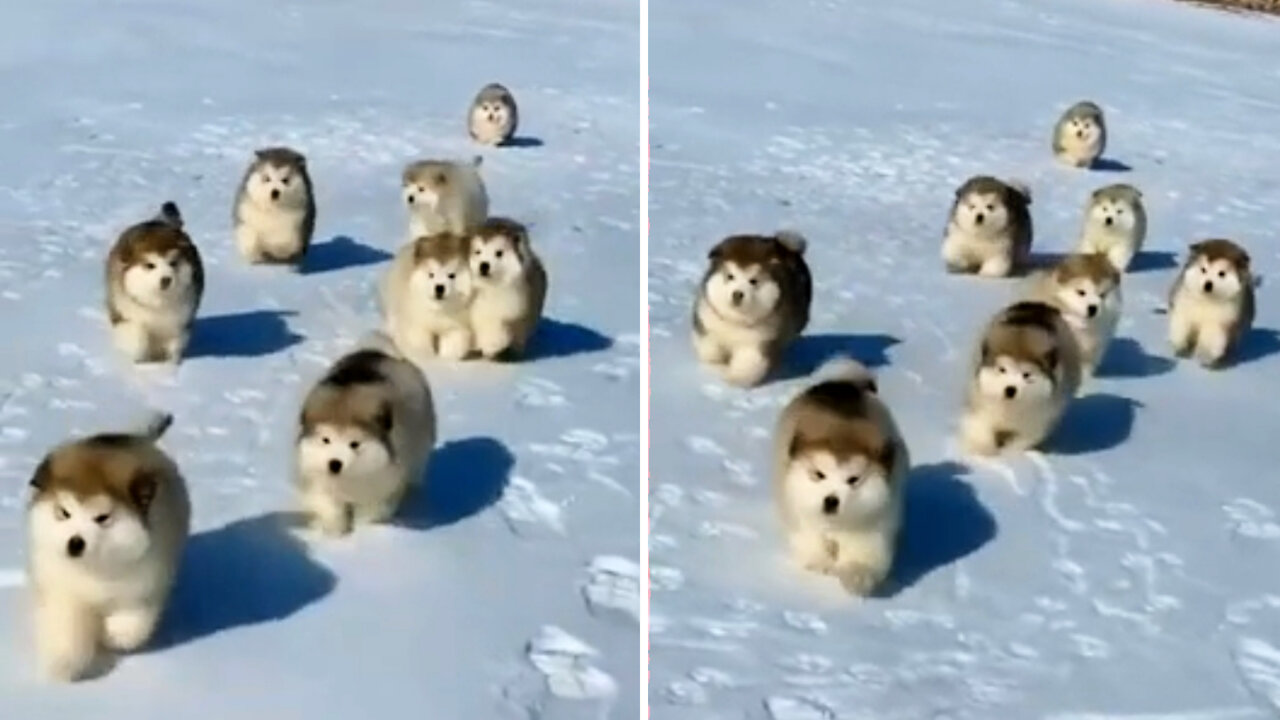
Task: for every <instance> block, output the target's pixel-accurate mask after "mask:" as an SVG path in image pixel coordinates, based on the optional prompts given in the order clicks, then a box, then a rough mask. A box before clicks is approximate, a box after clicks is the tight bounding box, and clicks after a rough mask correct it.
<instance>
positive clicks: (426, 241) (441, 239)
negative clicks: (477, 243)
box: [413, 232, 471, 263]
mask: <svg viewBox="0 0 1280 720" xmlns="http://www.w3.org/2000/svg"><path fill="white" fill-rule="evenodd" d="M470 254H471V238H470V237H469V236H466V235H455V234H454V233H451V232H442V233H437V234H435V235H431V236H424V237H420V238H418V239H417V240H415V241H414V245H413V260H414V262H415V263H423V262H426V261H427V260H430V259H434V260H436V261H438V262H446V261H449V260H461V261H463V262H466V260H467V256H468V255H470Z"/></svg>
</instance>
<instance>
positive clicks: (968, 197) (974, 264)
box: [942, 175, 1032, 277]
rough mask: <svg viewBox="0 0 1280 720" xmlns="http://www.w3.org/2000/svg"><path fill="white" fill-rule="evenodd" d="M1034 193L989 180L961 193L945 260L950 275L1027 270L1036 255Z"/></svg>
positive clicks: (973, 182)
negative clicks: (1032, 257)
mask: <svg viewBox="0 0 1280 720" xmlns="http://www.w3.org/2000/svg"><path fill="white" fill-rule="evenodd" d="M1030 206H1031V190H1030V188H1028V187H1027V186H1026V185H1023V184H1022V183H1018V182H1014V181H1009V182H1005V181H1003V180H999V179H996V178H993V177H990V176H987V175H978V176H976V177H971V178H969V179H968V180H966V181H965V182H964V184H963V185H961V186H960V187H959V188H957V189H956V194H955V202H954V203H952V205H951V213H950V217H949V218H948V219H947V229H946V232H945V233H944V234H943V239H942V259H943V261H944V262H945V263H946V266H947V271H948V272H953V273H977V274H978V275H983V276H986V277H1005V276H1008V275H1010V274H1011V273H1014V272H1017V271H1021V270H1023V269H1024V268H1025V267H1026V264H1027V260H1028V256H1029V255H1030V254H1031V235H1032V227H1031V210H1030Z"/></svg>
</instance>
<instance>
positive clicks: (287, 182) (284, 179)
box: [280, 177, 291, 187]
mask: <svg viewBox="0 0 1280 720" xmlns="http://www.w3.org/2000/svg"><path fill="white" fill-rule="evenodd" d="M290 179H291V178H287V177H282V178H280V184H281V185H284V186H285V187H288V185H289V180H290Z"/></svg>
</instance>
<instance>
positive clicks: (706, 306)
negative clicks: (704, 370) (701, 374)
mask: <svg viewBox="0 0 1280 720" xmlns="http://www.w3.org/2000/svg"><path fill="white" fill-rule="evenodd" d="M735 292H741V293H742V296H741V297H742V300H741V301H740V302H738V303H737V304H735V303H734V302H733V300H732V297H733V293H735ZM781 295H782V288H781V287H780V286H779V285H778V284H777V283H776V282H774V281H773V279H772V278H771V277H769V274H768V273H766V272H765V271H764V270H763V269H762V268H760V267H758V266H755V267H748V268H740V267H738V266H737V265H736V264H735V263H732V262H727V263H725V264H724V266H723V267H722V268H721V269H720V270H719V271H717V272H715V273H713V274H712V275H711V276H710V277H708V278H707V280H706V282H705V284H704V285H703V288H702V296H701V297H700V298H699V299H698V305H697V308H696V309H695V310H694V312H696V313H697V314H698V320H699V322H701V324H702V329H703V332H702V333H701V334H699V333H698V332H696V331H695V332H694V334H693V346H694V350H695V351H696V352H697V354H698V358H699V359H700V360H701V361H702V362H703V363H706V364H708V365H713V366H716V367H719V368H720V369H721V373H722V375H723V376H724V378H725V379H726V380H727V381H729V382H731V383H733V384H735V385H740V386H744V387H749V386H752V385H755V384H757V383H759V382H760V381H761V380H763V379H764V377H765V376H766V375H767V374H768V373H769V368H770V364H771V362H772V361H771V358H770V357H769V351H768V346H769V344H770V343H772V342H773V341H774V339H775V338H777V336H778V333H779V332H780V331H781V322H782V318H781V317H780V315H779V314H778V313H776V312H775V310H777V309H778V306H779V301H780V300H781Z"/></svg>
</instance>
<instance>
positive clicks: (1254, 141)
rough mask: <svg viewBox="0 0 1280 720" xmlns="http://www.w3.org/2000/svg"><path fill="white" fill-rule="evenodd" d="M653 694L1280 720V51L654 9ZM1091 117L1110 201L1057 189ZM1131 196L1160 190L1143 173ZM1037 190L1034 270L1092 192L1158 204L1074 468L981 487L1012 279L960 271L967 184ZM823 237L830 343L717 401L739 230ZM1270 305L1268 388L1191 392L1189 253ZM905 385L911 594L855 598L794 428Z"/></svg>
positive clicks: (1090, 185)
mask: <svg viewBox="0 0 1280 720" xmlns="http://www.w3.org/2000/svg"><path fill="white" fill-rule="evenodd" d="M650 23H651V25H650V29H651V33H650V37H651V57H652V58H653V60H652V69H651V76H652V82H651V109H650V117H651V123H652V124H651V137H652V146H653V149H652V172H651V180H650V190H649V192H650V200H651V206H650V218H651V223H652V229H651V240H650V246H649V253H650V266H649V283H650V284H649V293H648V296H649V303H650V313H651V315H650V322H651V342H652V363H653V375H652V378H653V381H652V382H653V387H652V400H651V402H652V417H653V423H652V445H651V455H650V458H651V463H652V465H651V487H650V502H651V511H650V530H651V538H650V552H651V563H652V569H651V571H650V580H651V583H652V593H653V595H652V632H651V643H652V645H651V680H650V697H651V703H652V708H653V717H654V718H655V719H660V720H720V719H726V720H727V719H729V718H732V719H734V720H738V719H740V718H750V719H751V720H764V719H771V720H810V719H813V720H853V719H858V720H863V719H871V718H874V719H875V720H895V719H899V718H900V719H903V720H922V719H925V718H933V719H936V720H941V719H943V718H946V719H947V720H962V719H969V718H972V719H979V718H980V719H983V720H987V719H991V718H1019V719H1021V718H1052V719H1053V720H1068V719H1072V720H1085V719H1088V720H1137V719H1139V718H1141V719H1142V720H1192V719H1194V720H1236V719H1237V718H1238V719H1241V720H1245V719H1249V718H1267V717H1275V716H1277V715H1278V714H1280V585H1277V583H1276V577H1277V575H1276V573H1275V568H1276V563H1277V559H1278V558H1280V517H1278V516H1277V511H1278V510H1280V485H1277V483H1276V482H1275V477H1274V475H1275V473H1274V467H1275V461H1276V459H1277V458H1280V453H1278V452H1277V449H1276V439H1277V428H1278V427H1280V410H1278V409H1277V408H1278V407H1280V406H1278V405H1277V404H1276V403H1275V402H1274V398H1275V397H1276V396H1277V390H1280V354H1278V351H1280V343H1278V342H1277V340H1276V334H1275V329H1276V328H1277V327H1280V295H1278V294H1277V289H1276V288H1277V284H1276V283H1275V282H1274V276H1275V275H1276V273H1277V272H1278V271H1280V250H1278V249H1277V245H1276V236H1275V228H1276V217H1277V215H1278V214H1280V195H1278V194H1277V191H1280V165H1278V164H1277V163H1276V162H1275V159H1276V158H1277V157H1280V136H1277V134H1276V132H1275V117H1276V112H1277V111H1278V110H1280V100H1278V99H1277V98H1280V70H1277V68H1280V42H1277V40H1276V39H1277V37H1280V22H1277V20H1276V19H1273V18H1264V17H1255V16H1249V15H1241V14H1230V13H1219V12H1215V11H1211V10H1206V9H1203V8H1199V7H1196V6H1192V5H1185V4H1180V3H1172V2H1163V1H1161V0H1017V1H1014V0H967V1H966V2H936V1H934V0H894V2H857V3H855V2H835V1H833V0H798V1H794V2H793V1H791V0H740V1H734V2H729V1H728V0H704V1H702V2H697V3H694V2H688V3H684V2H675V1H674V0H652V2H651V3H650ZM1085 98H1091V99H1094V100H1096V101H1098V102H1099V103H1101V104H1102V105H1103V107H1104V108H1105V109H1106V111H1107V113H1108V119H1109V121H1110V123H1109V125H1110V137H1109V145H1108V150H1107V157H1108V159H1109V160H1110V163H1108V165H1109V167H1110V168H1111V169H1110V170H1109V171H1104V170H1098V171H1077V170H1073V169H1068V168H1064V167H1060V166H1057V165H1055V164H1054V162H1053V160H1052V158H1051V154H1050V148H1049V141H1050V131H1051V128H1052V126H1053V123H1054V121H1055V120H1056V119H1057V116H1058V114H1059V113H1060V112H1061V111H1062V110H1063V109H1065V108H1066V107H1067V106H1069V105H1070V104H1072V103H1073V102H1075V101H1077V100H1080V99H1085ZM1123 167H1130V168H1131V171H1125V170H1123ZM978 173H992V174H996V175H1000V176H1013V177H1017V178H1022V179H1024V180H1026V181H1028V182H1029V183H1030V184H1031V185H1032V187H1033V189H1034V192H1035V201H1034V204H1033V206H1032V210H1033V213H1034V216H1035V223H1036V247H1037V248H1038V249H1040V250H1046V251H1065V250H1067V249H1069V248H1070V247H1071V244H1072V243H1073V241H1074V239H1075V237H1076V234H1077V233H1078V231H1079V223H1080V217H1081V212H1082V208H1083V204H1084V201H1085V198H1086V196H1087V194H1088V192H1089V191H1090V190H1092V189H1094V188H1095V187H1099V186H1101V185H1104V184H1109V183H1112V182H1130V183H1134V184H1136V185H1137V186H1138V187H1139V188H1141V189H1142V191H1143V193H1144V195H1145V197H1146V200H1147V207H1148V211H1149V213H1150V215H1151V231H1150V235H1149V239H1148V244H1149V249H1150V251H1151V252H1150V254H1149V255H1148V256H1147V257H1146V258H1145V259H1144V261H1143V263H1142V267H1141V269H1140V271H1138V272H1134V273H1132V274H1130V275H1127V276H1126V278H1125V284H1126V290H1125V301H1126V307H1125V311H1124V317H1123V319H1122V322H1121V326H1120V330H1119V339H1118V341H1117V344H1116V346H1115V347H1114V349H1113V351H1112V353H1111V355H1110V357H1109V358H1108V359H1107V361H1106V365H1105V366H1104V367H1105V370H1106V371H1105V372H1104V376H1103V377H1101V378H1099V379H1098V380H1097V382H1096V385H1094V386H1093V387H1092V388H1091V392H1090V393H1089V395H1088V396H1087V397H1085V398H1083V399H1081V400H1079V401H1078V402H1077V403H1076V404H1075V406H1074V407H1073V409H1072V411H1071V413H1070V415H1069V418H1068V420H1067V422H1066V425H1065V426H1064V429H1063V432H1062V433H1061V434H1060V435H1059V436H1058V438H1057V439H1056V442H1055V443H1054V444H1053V445H1052V446H1051V447H1050V448H1047V449H1045V451H1044V452H1041V453H1034V454H1030V455H1028V456H1026V457H1021V458H1005V459H1001V460H998V461H994V462H986V463H977V462H973V461H969V460H966V459H964V458H962V457H960V456H959V455H958V454H957V452H956V450H955V448H954V445H953V442H952V441H951V439H950V438H951V432H952V428H953V424H954V421H955V419H956V417H957V411H958V409H959V406H960V401H961V397H962V389H963V385H964V380H965V378H964V369H963V363H962V359H963V358H964V356H965V355H966V354H967V353H968V352H969V351H970V348H971V344H972V343H973V342H974V339H975V335H976V333H977V331H978V328H979V326H980V325H981V323H982V322H984V321H985V320H986V319H987V318H988V317H989V316H990V315H991V314H992V313H993V312H995V311H996V310H997V309H998V307H1000V305H1001V304H1002V303H1004V302H1006V301H1008V300H1010V299H1011V298H1012V296H1013V293H1014V287H1013V281H997V280H981V279H976V278H966V277H953V276H948V275H946V274H945V273H944V272H943V269H942V266H941V260H940V258H939V257H938V251H939V246H940V243H941V235H942V229H943V225H944V221H945V216H946V212H947V209H948V207H949V205H950V201H951V193H952V192H953V190H954V189H955V188H956V187H957V186H958V185H959V184H960V182H961V181H963V180H964V179H965V178H966V177H967V176H969V175H972V174H978ZM778 228H795V229H798V230H800V231H802V232H804V233H805V234H806V235H807V236H808V238H809V251H808V257H809V260H810V263H811V265H812V267H813V269H814V274H815V303H814V317H813V321H812V324H811V326H810V330H809V331H808V333H807V337H806V338H805V339H804V340H803V341H802V343H801V345H800V346H799V347H798V348H796V351H795V352H794V353H793V354H792V356H791V359H790V361H789V365H788V368H787V371H786V372H785V373H784V379H779V380H777V381H774V382H771V383H769V384H767V385H765V386H764V387H761V388H758V389H753V390H749V391H743V390H737V389H732V388H729V387H727V386H725V385H724V384H723V383H721V382H720V381H719V380H718V379H717V378H716V377H715V376H714V375H712V374H711V373H709V372H708V371H706V370H704V369H702V368H699V367H698V365H697V362H696V360H695V358H694V356H693V352H692V348H691V347H690V342H689V316H690V308H691V303H692V299H693V296H694V293H695V291H696V285H697V282H698V279H699V277H700V275H701V273H702V270H703V268H704V267H705V265H704V263H705V261H706V252H707V250H708V249H709V248H710V247H711V245H712V244H713V243H714V242H716V241H717V240H719V239H720V238H722V237H723V236H725V235H727V234H729V233H732V232H744V231H746V232H751V231H757V232H768V231H772V230H775V229H778ZM1210 236H1226V237H1233V238H1236V239H1237V240H1239V241H1240V242H1242V243H1243V244H1244V245H1245V246H1246V247H1248V248H1249V249H1250V251H1251V252H1252V254H1253V258H1254V266H1255V268H1256V270H1257V271H1258V272H1259V273H1260V274H1261V275H1263V276H1264V282H1263V285H1262V287H1261V288H1260V289H1259V291H1258V302H1259V306H1260V309H1259V313H1258V321H1257V326H1258V327H1259V328H1261V330H1260V331H1259V332H1257V333H1255V334H1254V335H1253V336H1252V337H1251V338H1250V341H1249V344H1248V350H1247V353H1246V354H1247V358H1246V361H1245V362H1242V363H1241V364H1239V365H1238V366H1236V367H1232V368H1230V369H1227V370H1223V371H1221V372H1217V373H1213V372H1209V371H1205V370H1202V369H1200V368H1199V367H1196V366H1194V365H1192V364H1190V363H1187V362H1174V361H1173V360H1172V359H1171V358H1170V350H1169V348H1168V347H1167V340H1166V339H1165V332H1166V322H1167V317H1166V316H1164V315H1160V314H1157V313H1156V310H1157V309H1158V308H1160V307H1161V306H1162V303H1163V302H1164V298H1165V296H1166V293H1167V290H1168V287H1169V285H1170V283H1171V282H1172V279H1173V275H1174V273H1175V265H1176V264H1177V263H1178V262H1180V261H1181V259H1182V258H1183V257H1184V251H1185V248H1186V247H1187V245H1188V244H1189V243H1190V242H1192V241H1194V240H1196V239H1202V238H1205V237H1210ZM838 351H846V352H851V353H853V354H854V355H855V356H857V357H859V358H860V359H862V360H863V361H864V362H866V363H868V364H871V365H873V366H875V367H876V371H877V373H878V374H879V377H880V388H881V390H882V393H883V395H884V397H886V398H887V399H888V402H889V403H890V405H891V407H892V408H893V409H894V411H895V413H896V415H897V418H898V421H899V424H900V425H901V426H902V427H903V430H904V432H905V434H906V436H907V439H908V442H909V444H910V447H911V451H912V456H913V459H914V460H915V462H916V463H917V466H918V467H917V468H916V470H915V472H914V474H913V476H912V478H911V484H910V490H909V491H908V509H907V516H908V517H907V524H906V531H905V539H904V546H903V549H902V553H901V556H900V560H901V564H900V567H899V569H898V571H897V573H896V585H897V588H896V591H894V592H891V593H890V594H889V596H888V597H884V598H876V599H870V600H866V601H859V600H855V599H852V598H850V597H849V596H847V595H845V594H844V593H843V592H842V591H841V590H840V589H839V587H838V585H837V584H836V583H834V582H831V581H830V580H829V579H826V578H820V577H816V576H809V575H806V574H804V573H803V572H802V571H801V570H799V569H796V568H794V567H793V566H792V565H791V564H790V562H789V559H788V558H787V557H786V555H785V551H784V546H783V543H782V542H781V540H780V538H779V536H778V532H777V526H776V523H775V520H774V516H773V509H772V506H771V504H770V494H769V479H768V477H767V469H768V452H769V444H768V442H767V440H768V438H769V437H770V435H771V432H772V428H773V423H774V422H775V420H776V417H777V413H778V411H779V410H780V409H781V407H782V405H783V404H784V403H785V402H786V401H787V400H788V399H789V398H790V397H791V396H792V395H793V394H794V393H795V392H796V391H797V390H798V389H799V388H800V387H802V386H803V383H804V381H803V378H802V377H801V376H802V375H803V374H805V373H807V372H808V371H809V370H811V369H813V368H814V367H815V366H816V364H817V363H818V362H819V361H821V360H822V359H824V358H825V357H826V356H828V355H830V354H833V353H835V352H838Z"/></svg>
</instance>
